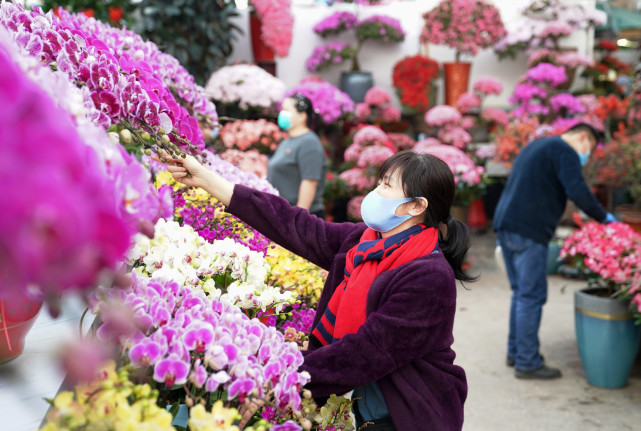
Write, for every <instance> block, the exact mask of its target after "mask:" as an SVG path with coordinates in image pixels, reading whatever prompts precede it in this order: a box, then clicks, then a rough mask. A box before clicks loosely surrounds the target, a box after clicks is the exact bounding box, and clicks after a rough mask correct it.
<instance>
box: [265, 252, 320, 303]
mask: <svg viewBox="0 0 641 431" xmlns="http://www.w3.org/2000/svg"><path fill="white" fill-rule="evenodd" d="M266 259H267V262H268V263H269V264H270V265H271V273H270V275H269V276H268V278H269V280H271V281H272V282H273V283H274V284H276V285H279V286H282V288H283V289H286V290H294V291H296V293H297V294H298V295H301V296H307V297H311V301H310V302H311V303H310V304H309V305H311V306H315V305H316V303H317V302H318V300H319V298H320V294H321V292H322V291H323V285H324V284H325V279H326V278H327V271H325V270H324V269H322V268H319V267H318V266H316V265H314V264H313V263H311V262H309V261H307V260H305V259H303V258H302V257H300V256H297V255H295V254H294V253H292V252H290V251H288V250H286V249H284V248H282V247H280V246H275V247H274V248H273V249H269V250H268V251H267V256H266Z"/></svg>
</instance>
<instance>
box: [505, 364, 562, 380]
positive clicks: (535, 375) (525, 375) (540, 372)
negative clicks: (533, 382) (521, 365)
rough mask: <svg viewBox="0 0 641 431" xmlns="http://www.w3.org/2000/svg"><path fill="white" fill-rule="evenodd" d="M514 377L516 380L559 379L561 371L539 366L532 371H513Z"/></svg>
mask: <svg viewBox="0 0 641 431" xmlns="http://www.w3.org/2000/svg"><path fill="white" fill-rule="evenodd" d="M514 375H515V376H516V378H517V379H540V380H550V379H558V378H559V377H561V370H559V369H558V368H550V367H548V366H547V365H545V364H543V365H541V368H538V369H536V370H532V371H522V370H514Z"/></svg>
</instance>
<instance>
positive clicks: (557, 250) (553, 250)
mask: <svg viewBox="0 0 641 431" xmlns="http://www.w3.org/2000/svg"><path fill="white" fill-rule="evenodd" d="M560 254H561V246H560V245H559V242H558V241H556V240H552V241H550V243H549V244H548V260H547V273H548V275H552V274H556V273H558V272H559V268H560V267H561V264H563V262H562V261H561V260H560V259H559V255H560Z"/></svg>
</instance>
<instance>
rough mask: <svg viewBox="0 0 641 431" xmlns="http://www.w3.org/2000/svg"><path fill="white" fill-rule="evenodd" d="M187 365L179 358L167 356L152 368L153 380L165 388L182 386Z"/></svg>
mask: <svg viewBox="0 0 641 431" xmlns="http://www.w3.org/2000/svg"><path fill="white" fill-rule="evenodd" d="M189 368H190V366H189V364H188V363H186V362H183V361H182V360H181V359H180V358H179V357H176V356H173V355H172V356H169V357H168V358H166V359H162V360H161V361H159V362H158V363H157V364H156V366H155V367H154V380H155V381H157V382H159V383H164V384H165V385H166V386H169V387H171V386H173V385H182V384H184V383H185V382H186V381H187V375H188V374H189Z"/></svg>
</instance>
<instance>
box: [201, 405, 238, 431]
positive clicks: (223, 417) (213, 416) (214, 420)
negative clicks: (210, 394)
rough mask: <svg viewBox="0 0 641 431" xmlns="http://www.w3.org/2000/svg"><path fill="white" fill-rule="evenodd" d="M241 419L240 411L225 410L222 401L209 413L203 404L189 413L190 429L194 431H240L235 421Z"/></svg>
mask: <svg viewBox="0 0 641 431" xmlns="http://www.w3.org/2000/svg"><path fill="white" fill-rule="evenodd" d="M237 419H240V415H239V414H238V410H236V409H233V408H225V407H224V406H223V403H222V401H216V404H214V406H213V407H212V409H211V412H208V411H207V410H206V409H205V407H204V406H203V405H201V404H197V405H195V406H194V407H192V408H191V410H190V411H189V429H190V430H192V431H238V427H237V426H236V425H234V424H233V423H234V421H235V420H237Z"/></svg>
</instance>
